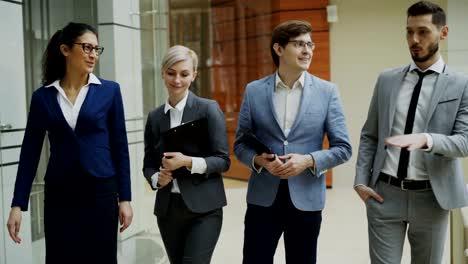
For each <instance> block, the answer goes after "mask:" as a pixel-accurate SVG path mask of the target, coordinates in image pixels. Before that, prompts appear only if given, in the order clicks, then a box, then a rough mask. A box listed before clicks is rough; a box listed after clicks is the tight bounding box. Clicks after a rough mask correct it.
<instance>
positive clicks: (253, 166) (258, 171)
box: [252, 155, 263, 174]
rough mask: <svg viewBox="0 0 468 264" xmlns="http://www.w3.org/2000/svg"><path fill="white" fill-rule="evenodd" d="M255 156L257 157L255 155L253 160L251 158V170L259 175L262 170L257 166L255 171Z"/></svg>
mask: <svg viewBox="0 0 468 264" xmlns="http://www.w3.org/2000/svg"><path fill="white" fill-rule="evenodd" d="M256 156H257V155H254V156H253V158H252V169H253V170H254V171H255V172H256V173H258V174H260V172H262V170H263V167H261V166H258V169H257V166H255V157H256Z"/></svg>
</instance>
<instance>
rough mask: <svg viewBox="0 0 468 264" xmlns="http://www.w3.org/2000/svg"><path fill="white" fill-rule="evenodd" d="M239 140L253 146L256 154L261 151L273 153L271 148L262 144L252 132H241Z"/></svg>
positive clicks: (259, 153)
mask: <svg viewBox="0 0 468 264" xmlns="http://www.w3.org/2000/svg"><path fill="white" fill-rule="evenodd" d="M239 141H240V142H241V143H244V144H245V145H247V146H249V147H251V148H253V149H254V150H255V152H256V153H257V154H258V155H261V154H262V153H267V154H274V153H273V152H272V151H271V149H270V148H269V147H268V146H266V145H265V144H263V143H262V142H261V141H260V140H259V139H258V138H257V137H256V136H255V135H254V134H253V133H251V132H248V133H244V134H242V136H241V137H240V139H239Z"/></svg>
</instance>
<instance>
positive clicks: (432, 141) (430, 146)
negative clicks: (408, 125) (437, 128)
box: [422, 133, 434, 151]
mask: <svg viewBox="0 0 468 264" xmlns="http://www.w3.org/2000/svg"><path fill="white" fill-rule="evenodd" d="M424 136H426V140H427V148H425V149H422V150H424V151H431V150H432V146H433V145H434V140H433V139H432V136H431V135H430V134H428V133H424Z"/></svg>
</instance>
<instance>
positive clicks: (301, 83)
mask: <svg viewBox="0 0 468 264" xmlns="http://www.w3.org/2000/svg"><path fill="white" fill-rule="evenodd" d="M304 81H305V71H304V72H302V74H301V76H299V79H297V81H296V82H294V84H293V87H292V89H294V87H299V88H303V87H304ZM279 84H281V86H282V87H288V86H287V85H286V84H284V82H283V80H281V77H280V76H279V73H278V71H276V76H275V89H277V88H278V85H279ZM298 84H299V86H297V85H298Z"/></svg>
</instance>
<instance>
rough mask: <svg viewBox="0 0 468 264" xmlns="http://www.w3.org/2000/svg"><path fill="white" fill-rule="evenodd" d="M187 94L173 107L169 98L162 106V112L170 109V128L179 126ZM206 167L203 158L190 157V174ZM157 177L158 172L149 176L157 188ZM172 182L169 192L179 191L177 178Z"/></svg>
mask: <svg viewBox="0 0 468 264" xmlns="http://www.w3.org/2000/svg"><path fill="white" fill-rule="evenodd" d="M188 94H189V93H188V91H187V93H186V94H185V96H184V98H182V100H180V102H179V103H177V105H176V106H175V107H172V106H171V105H170V104H169V99H168V100H167V101H166V104H165V106H164V113H167V111H170V112H169V114H170V116H171V128H173V127H176V126H180V125H181V124H182V115H183V113H184V108H185V105H186V104H187V98H188ZM206 168H207V165H206V161H205V159H204V158H198V157H192V169H191V170H190V172H191V173H192V174H194V173H199V174H203V173H205V172H206ZM187 169H188V168H187ZM158 177H159V172H156V173H155V174H154V175H153V176H151V183H152V185H153V188H158ZM172 183H173V184H172V188H171V192H173V193H180V189H179V185H178V183H177V179H174V180H173V181H172Z"/></svg>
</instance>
